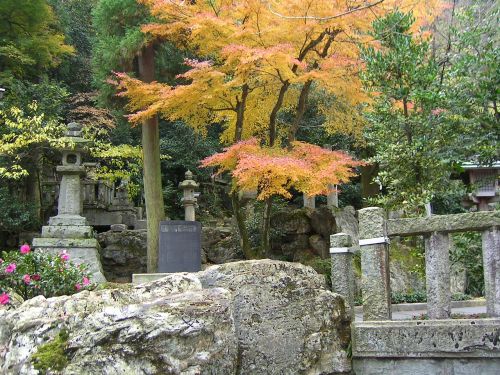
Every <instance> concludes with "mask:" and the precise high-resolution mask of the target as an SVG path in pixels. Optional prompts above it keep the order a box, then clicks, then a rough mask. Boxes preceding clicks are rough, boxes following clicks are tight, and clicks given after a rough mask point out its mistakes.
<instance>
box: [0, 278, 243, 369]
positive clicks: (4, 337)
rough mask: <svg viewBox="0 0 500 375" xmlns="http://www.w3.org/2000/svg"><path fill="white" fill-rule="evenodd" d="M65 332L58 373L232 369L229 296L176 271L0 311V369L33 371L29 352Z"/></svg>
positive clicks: (220, 290) (233, 362) (31, 302)
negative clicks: (123, 285)
mask: <svg viewBox="0 0 500 375" xmlns="http://www.w3.org/2000/svg"><path fill="white" fill-rule="evenodd" d="M63 328H64V329H66V330H67V332H68V333H69V340H68V343H67V349H66V350H65V354H66V355H67V356H68V359H69V365H68V366H67V367H66V368H65V369H64V370H63V372H62V373H63V374H79V375H80V374H186V375H187V374H221V375H222V374H231V373H234V369H235V359H236V340H235V337H234V324H233V319H232V311H231V295H230V293H229V292H228V291H226V290H223V289H207V290H202V289H201V284H200V282H199V280H198V279H197V278H196V277H195V276H194V275H189V274H174V275H171V276H168V277H166V278H163V279H161V280H158V281H156V282H154V283H150V284H144V285H139V286H136V287H131V288H130V289H126V290H125V289H123V290H120V289H114V290H102V291H97V292H88V291H84V292H81V293H78V294H76V295H74V296H71V297H68V296H63V297H57V298H50V299H45V298H43V297H36V298H34V299H32V300H29V301H27V302H25V303H24V304H23V305H21V306H20V307H18V308H17V309H13V310H3V311H0V373H2V374H6V375H7V374H9V375H10V374H37V371H36V370H35V369H34V368H33V366H32V363H31V356H32V355H33V354H34V353H35V352H36V351H37V347H38V346H40V345H42V344H44V343H47V342H49V341H50V340H52V339H53V338H54V337H55V336H56V335H57V333H58V332H59V331H60V330H61V329H63Z"/></svg>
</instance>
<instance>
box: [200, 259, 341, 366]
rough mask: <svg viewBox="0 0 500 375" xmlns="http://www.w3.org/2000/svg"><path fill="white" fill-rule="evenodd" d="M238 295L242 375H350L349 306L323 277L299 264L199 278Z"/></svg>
mask: <svg viewBox="0 0 500 375" xmlns="http://www.w3.org/2000/svg"><path fill="white" fill-rule="evenodd" d="M198 275H199V277H200V280H201V282H202V284H203V286H204V287H206V288H213V287H222V288H226V289H229V290H230V291H231V292H232V293H233V310H234V324H235V329H236V334H237V337H238V352H239V360H238V373H239V374H252V375H258V374H263V375H264V374H341V373H349V372H350V369H351V365H350V361H349V359H348V357H347V347H348V345H349V341H350V330H349V321H348V318H347V317H346V315H345V310H344V301H343V299H342V298H341V297H340V296H339V295H336V294H333V293H332V292H330V291H328V290H327V288H326V285H325V279H324V277H323V276H321V275H318V274H317V273H316V272H315V271H314V270H313V269H312V268H310V267H306V266H303V265H301V264H298V263H288V262H278V261H271V260H260V261H246V262H235V263H227V264H223V265H219V266H214V267H210V268H208V269H207V270H205V271H204V272H201V273H199V274H198Z"/></svg>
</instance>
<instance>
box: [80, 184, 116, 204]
mask: <svg viewBox="0 0 500 375" xmlns="http://www.w3.org/2000/svg"><path fill="white" fill-rule="evenodd" d="M82 190H83V204H84V205H85V206H95V207H108V206H110V205H111V204H112V203H113V198H114V196H115V191H114V190H115V189H114V186H113V184H112V183H111V182H108V181H101V180H98V181H96V180H84V181H82Z"/></svg>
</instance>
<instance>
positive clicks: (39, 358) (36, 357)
mask: <svg viewBox="0 0 500 375" xmlns="http://www.w3.org/2000/svg"><path fill="white" fill-rule="evenodd" d="M68 339H69V333H68V331H66V330H65V329H62V330H61V331H59V333H58V334H57V336H56V337H55V338H54V339H53V340H51V341H49V342H47V343H45V344H43V345H41V346H40V347H38V350H37V352H36V353H35V354H33V356H32V358H31V361H32V363H33V367H34V368H35V369H36V370H38V371H40V373H42V374H47V373H48V371H49V370H52V371H61V370H63V369H64V368H65V367H66V365H67V364H68V361H69V359H68V356H67V355H66V353H65V350H66V347H67V345H68Z"/></svg>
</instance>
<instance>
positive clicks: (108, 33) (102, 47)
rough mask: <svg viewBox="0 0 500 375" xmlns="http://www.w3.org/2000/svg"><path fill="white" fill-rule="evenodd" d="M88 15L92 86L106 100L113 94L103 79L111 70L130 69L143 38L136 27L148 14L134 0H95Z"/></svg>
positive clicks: (106, 79) (110, 86)
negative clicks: (91, 39) (91, 31)
mask: <svg viewBox="0 0 500 375" xmlns="http://www.w3.org/2000/svg"><path fill="white" fill-rule="evenodd" d="M92 19H93V25H94V28H95V39H94V42H93V54H92V68H93V72H94V75H93V79H94V86H95V87H97V88H99V91H100V95H101V97H102V98H103V99H104V100H105V101H108V100H110V99H111V97H112V96H113V95H114V94H115V88H114V86H113V85H110V84H109V83H108V82H107V81H108V79H109V77H110V76H111V74H112V72H113V71H126V72H131V71H133V68H134V66H133V61H134V58H135V56H136V54H137V52H138V51H139V50H140V49H141V48H142V46H143V45H144V44H145V42H146V37H145V35H144V34H143V33H142V32H141V30H140V27H141V25H143V24H144V23H146V21H147V20H148V19H149V14H148V11H147V9H146V7H145V6H143V5H140V4H138V3H137V1H136V0H99V1H98V2H97V4H96V6H95V8H94V9H93V11H92Z"/></svg>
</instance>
